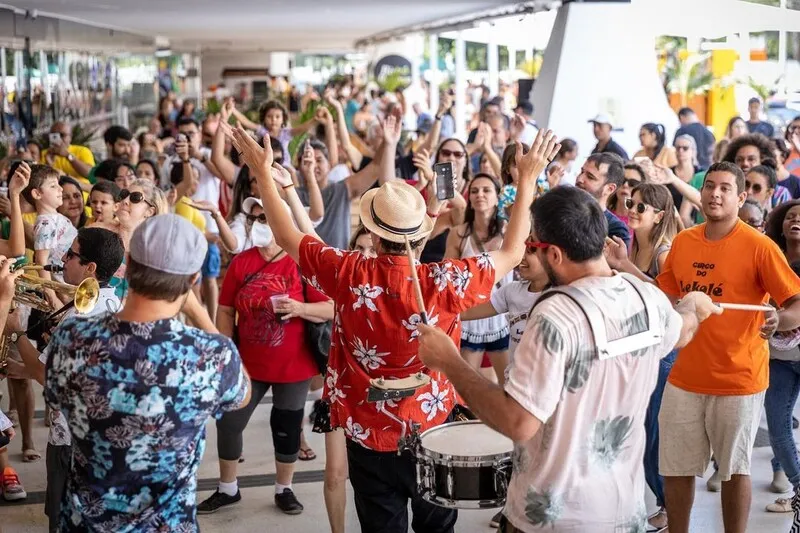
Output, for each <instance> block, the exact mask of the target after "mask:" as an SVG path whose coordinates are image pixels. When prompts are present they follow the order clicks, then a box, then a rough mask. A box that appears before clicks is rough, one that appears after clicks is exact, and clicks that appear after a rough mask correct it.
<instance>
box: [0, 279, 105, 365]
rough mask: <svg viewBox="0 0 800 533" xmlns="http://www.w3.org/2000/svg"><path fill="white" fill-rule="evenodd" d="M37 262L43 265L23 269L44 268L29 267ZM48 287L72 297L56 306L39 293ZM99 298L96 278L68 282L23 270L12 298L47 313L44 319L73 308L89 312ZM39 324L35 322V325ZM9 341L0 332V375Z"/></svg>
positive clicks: (5, 362) (46, 319)
mask: <svg viewBox="0 0 800 533" xmlns="http://www.w3.org/2000/svg"><path fill="white" fill-rule="evenodd" d="M37 266H38V267H40V265H28V266H26V267H23V269H25V270H42V268H30V267H37ZM45 289H51V290H53V291H55V292H58V293H61V294H66V295H68V296H71V297H72V301H71V302H69V303H67V304H66V305H64V306H63V307H62V308H61V309H58V310H54V309H53V306H52V305H51V304H50V302H49V301H48V300H47V299H46V298H44V297H42V296H40V295H39V294H38V293H39V292H41V291H42V290H45ZM99 299H100V284H99V283H97V280H96V279H94V278H86V279H85V280H83V281H82V282H80V284H78V285H70V284H69V283H61V282H58V281H52V280H48V279H42V278H39V277H36V276H32V275H30V274H22V275H21V276H20V277H18V278H17V279H16V283H15V293H14V300H13V301H14V302H15V303H18V304H22V305H27V306H29V307H32V308H34V309H38V310H39V311H42V312H44V313H48V315H47V317H46V318H45V319H43V320H42V321H41V322H47V321H48V320H52V319H53V318H54V317H56V316H58V315H60V314H62V313H63V312H64V311H66V310H67V309H70V308H75V311H77V312H78V314H81V315H83V314H86V313H88V312H90V311H91V310H92V309H94V307H95V305H97V301H98V300H99ZM38 325H39V324H34V326H33V327H35V326H38ZM28 329H31V328H28ZM10 345H11V343H10V342H9V338H8V336H7V335H2V336H0V375H3V374H6V373H7V367H8V363H7V358H8V349H9V347H10Z"/></svg>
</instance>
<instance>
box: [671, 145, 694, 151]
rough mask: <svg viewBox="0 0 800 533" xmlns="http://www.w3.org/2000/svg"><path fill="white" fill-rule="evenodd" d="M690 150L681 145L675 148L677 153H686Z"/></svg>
mask: <svg viewBox="0 0 800 533" xmlns="http://www.w3.org/2000/svg"><path fill="white" fill-rule="evenodd" d="M690 149H691V148H690V147H688V146H681V145H677V146H675V150H677V151H678V152H688V151H689V150H690Z"/></svg>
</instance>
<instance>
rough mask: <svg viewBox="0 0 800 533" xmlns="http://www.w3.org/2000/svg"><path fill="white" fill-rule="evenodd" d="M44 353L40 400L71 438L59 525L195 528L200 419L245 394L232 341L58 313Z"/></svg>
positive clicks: (167, 323) (164, 325) (172, 327)
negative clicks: (57, 322) (59, 416)
mask: <svg viewBox="0 0 800 533" xmlns="http://www.w3.org/2000/svg"><path fill="white" fill-rule="evenodd" d="M46 353H47V355H48V358H47V367H46V374H45V387H44V396H45V400H46V401H47V403H48V404H49V405H50V407H51V408H53V409H59V410H61V412H62V413H63V414H64V415H65V417H66V419H67V423H68V425H69V429H70V432H71V433H72V446H73V460H72V470H71V472H70V476H69V482H68V485H67V490H66V493H65V495H64V500H63V501H62V510H61V518H60V528H59V531H98V532H101V531H102V532H107V531H115V532H121V533H124V532H133V531H136V532H150V531H170V532H178V533H188V532H194V531H197V523H196V516H195V493H196V487H197V468H198V465H199V464H200V460H201V458H202V457H203V451H204V450H205V440H206V430H205V423H206V421H207V420H208V418H209V416H215V417H218V416H220V415H221V414H222V412H224V411H230V410H234V409H237V408H238V407H239V405H241V403H242V401H243V400H244V397H245V396H246V394H247V387H248V385H247V383H248V382H247V378H246V376H245V374H244V371H243V369H242V365H241V360H240V359H239V354H238V352H237V351H236V348H235V346H234V345H233V343H232V342H231V341H230V340H229V339H227V338H225V337H223V336H220V335H212V334H208V333H205V332H203V331H200V330H197V329H194V328H190V327H188V326H185V325H183V324H181V323H180V322H179V321H178V320H175V319H169V320H160V321H156V322H143V323H137V322H122V321H120V320H118V319H117V318H116V316H114V315H104V316H102V317H98V318H84V317H75V318H69V319H66V320H64V321H63V322H62V323H61V325H60V326H59V327H58V328H57V329H56V331H55V332H54V334H53V336H52V338H51V340H50V344H49V345H48V346H47V348H46Z"/></svg>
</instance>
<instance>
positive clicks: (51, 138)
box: [47, 133, 61, 146]
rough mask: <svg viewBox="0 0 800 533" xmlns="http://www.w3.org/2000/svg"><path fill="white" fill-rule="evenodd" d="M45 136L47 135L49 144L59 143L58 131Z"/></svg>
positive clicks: (55, 144) (56, 144) (59, 135)
mask: <svg viewBox="0 0 800 533" xmlns="http://www.w3.org/2000/svg"><path fill="white" fill-rule="evenodd" d="M47 137H48V140H49V141H50V144H51V145H53V146H58V145H59V144H61V134H60V133H51V134H49V135H48V136H47Z"/></svg>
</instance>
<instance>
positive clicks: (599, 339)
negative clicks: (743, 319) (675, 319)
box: [529, 273, 663, 361]
mask: <svg viewBox="0 0 800 533" xmlns="http://www.w3.org/2000/svg"><path fill="white" fill-rule="evenodd" d="M619 275H620V276H622V278H623V279H624V280H625V281H627V282H628V283H629V284H630V285H631V286H632V287H633V289H634V290H635V291H636V294H637V295H638V296H639V298H640V299H641V300H642V303H643V304H644V310H645V317H646V318H645V320H646V323H647V329H646V330H645V331H642V332H639V333H634V334H633V335H628V336H627V337H621V338H619V339H615V340H613V341H610V340H608V332H607V331H606V324H605V319H604V318H603V311H602V310H601V309H600V306H598V305H597V303H596V302H595V301H594V300H593V299H591V298H590V297H589V296H588V295H587V294H586V293H585V292H584V291H583V290H581V289H579V288H577V287H572V286H571V285H564V286H561V287H553V288H552V289H549V290H547V291H545V292H543V293H542V295H541V296H539V298H538V299H537V300H536V303H535V304H533V307H532V308H531V313H530V314H529V316H533V310H534V309H535V308H536V306H537V305H539V304H540V303H542V302H543V301H544V300H546V299H548V298H550V297H551V296H554V295H556V294H563V295H564V296H567V297H568V298H570V299H571V300H572V301H574V302H575V303H576V304H577V306H578V308H580V310H581V311H582V312H583V314H584V316H585V317H586V320H587V321H588V322H589V328H590V329H591V330H592V335H593V337H594V343H595V346H596V347H597V358H598V359H600V360H601V361H603V360H606V359H610V358H612V357H617V356H619V355H625V354H628V353H631V352H634V351H636V350H641V349H643V348H648V347H650V346H654V345H656V344H658V343H659V342H661V337H662V336H663V332H662V331H661V330H660V328H659V327H658V309H657V308H656V307H655V305H653V303H652V302H651V301H650V300H649V299H647V298H645V297H644V296H643V295H642V291H641V290H640V287H639V284H640V283H643V282H642V281H639V280H638V279H637V278H635V277H633V276H631V275H630V274H625V273H622V274H619Z"/></svg>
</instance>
